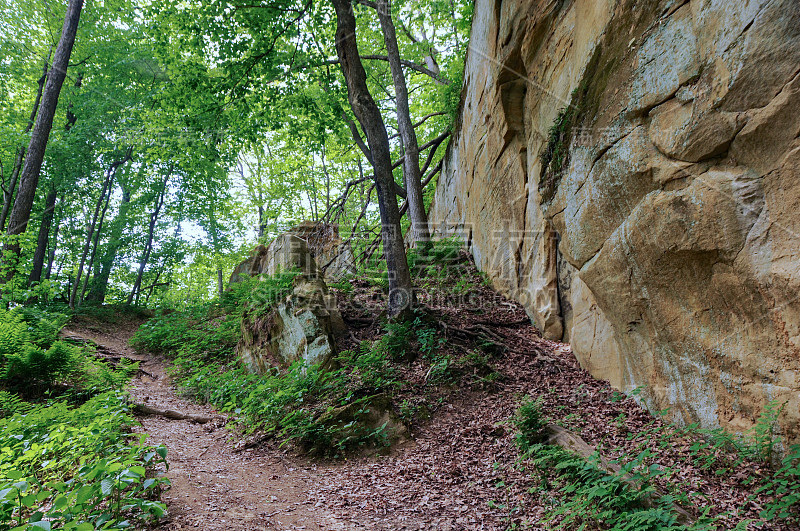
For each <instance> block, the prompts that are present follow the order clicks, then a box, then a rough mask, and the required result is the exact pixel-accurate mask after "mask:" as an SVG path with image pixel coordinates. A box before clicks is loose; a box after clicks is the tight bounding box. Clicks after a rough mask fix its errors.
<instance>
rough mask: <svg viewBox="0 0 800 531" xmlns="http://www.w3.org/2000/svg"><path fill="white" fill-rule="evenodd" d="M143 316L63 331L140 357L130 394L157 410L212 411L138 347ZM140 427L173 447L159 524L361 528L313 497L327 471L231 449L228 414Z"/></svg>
mask: <svg viewBox="0 0 800 531" xmlns="http://www.w3.org/2000/svg"><path fill="white" fill-rule="evenodd" d="M138 324H139V323H118V324H117V323H115V325H114V326H108V327H105V326H104V327H102V328H101V327H98V326H89V327H81V326H76V325H72V326H70V327H69V329H65V330H64V331H63V334H64V335H68V336H72V337H73V338H75V337H83V338H85V339H88V340H91V341H93V342H95V343H97V344H98V345H100V346H101V347H105V348H103V349H101V350H103V351H104V352H105V353H106V354H107V355H108V354H112V355H122V356H124V357H128V358H131V359H136V360H140V362H141V363H140V368H141V369H142V370H143V371H145V372H140V373H139V375H138V376H137V377H136V378H135V379H134V380H133V381H132V382H131V385H130V388H129V389H130V393H131V395H132V396H133V397H134V399H135V401H136V402H137V403H141V404H147V405H148V406H151V407H154V408H158V409H162V410H164V409H173V410H177V411H181V412H183V413H189V414H196V415H204V416H214V415H219V413H218V412H217V411H215V410H214V409H213V408H211V407H209V406H203V405H199V404H196V403H193V402H189V401H187V400H183V399H181V398H180V397H178V396H177V395H176V394H175V390H174V388H173V386H172V384H171V382H170V380H169V377H168V375H167V374H166V373H165V366H166V364H165V362H164V360H161V359H158V358H155V357H150V356H146V355H141V354H137V353H136V352H134V351H133V350H132V349H131V348H130V347H128V339H129V338H130V336H131V335H132V334H133V332H134V331H135V330H136V327H137V326H138ZM139 421H140V422H141V426H140V427H138V428H137V430H136V431H138V432H143V433H147V434H149V435H150V438H149V439H148V442H149V443H150V444H163V445H165V446H166V447H167V448H168V451H169V453H168V455H167V460H168V462H169V471H168V472H166V473H165V474H164V475H165V476H166V477H168V478H169V479H170V481H171V482H172V487H171V488H169V489H168V490H166V491H165V492H164V494H163V496H162V499H163V501H164V502H165V503H166V504H167V507H168V509H169V515H168V517H167V518H165V519H164V520H162V521H161V522H159V524H158V526H157V529H164V530H174V529H192V528H193V529H202V530H225V531H228V530H256V529H281V530H283V529H285V530H290V529H304V530H310V531H313V530H333V529H359V528H360V526H358V525H356V524H355V523H354V522H350V521H343V520H342V519H340V518H341V517H340V518H336V517H334V516H333V515H332V514H330V513H328V512H327V511H326V509H325V507H324V506H323V505H322V504H321V503H317V501H316V500H314V499H311V498H310V497H309V494H308V493H309V492H310V491H312V490H313V487H314V485H315V484H318V483H319V482H320V480H321V475H322V471H321V470H317V469H316V467H315V466H313V465H310V466H309V465H308V464H299V463H298V462H297V461H295V460H293V459H292V458H291V457H290V456H288V455H284V454H281V453H278V452H276V451H275V450H274V449H272V450H270V449H263V450H262V449H252V450H244V451H242V452H240V453H236V452H234V443H235V441H233V440H232V437H231V434H230V433H229V432H228V431H227V430H226V429H225V428H224V427H223V424H224V420H220V421H215V422H211V423H208V424H203V425H201V424H195V423H192V422H189V421H182V420H181V421H178V420H169V419H166V418H163V417H159V416H143V417H140V418H139Z"/></svg>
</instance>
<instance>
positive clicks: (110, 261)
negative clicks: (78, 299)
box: [86, 184, 131, 304]
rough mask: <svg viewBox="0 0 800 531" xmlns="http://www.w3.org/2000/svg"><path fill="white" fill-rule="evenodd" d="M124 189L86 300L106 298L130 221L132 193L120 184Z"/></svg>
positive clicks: (101, 300) (95, 300)
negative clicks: (113, 268) (123, 235)
mask: <svg viewBox="0 0 800 531" xmlns="http://www.w3.org/2000/svg"><path fill="white" fill-rule="evenodd" d="M120 188H121V189H122V200H121V201H120V205H119V211H118V212H117V215H116V216H114V221H112V222H111V231H110V232H109V242H108V245H107V246H106V250H105V252H104V253H103V255H102V256H101V258H100V263H99V265H98V267H96V268H95V271H96V273H95V275H94V278H93V279H92V283H91V288H90V290H89V294H88V295H87V296H86V300H90V301H93V302H97V303H100V304H102V303H103V302H104V301H105V299H106V292H107V291H108V279H109V278H110V277H111V268H112V267H113V266H114V261H115V260H116V258H117V252H118V251H119V249H120V247H121V246H122V241H121V238H122V233H123V231H124V229H125V225H126V224H127V221H128V210H129V208H130V201H131V193H130V190H129V189H128V188H125V187H124V186H123V185H122V184H120Z"/></svg>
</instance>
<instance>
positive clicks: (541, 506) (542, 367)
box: [65, 282, 790, 530]
mask: <svg viewBox="0 0 800 531" xmlns="http://www.w3.org/2000/svg"><path fill="white" fill-rule="evenodd" d="M356 284H357V282H356ZM478 291H479V293H478V296H479V297H483V298H485V299H486V300H487V301H488V300H489V299H492V301H493V302H492V303H491V304H485V305H483V306H482V307H483V308H484V310H482V311H481V312H479V313H470V312H465V311H464V310H463V309H461V308H459V307H458V306H457V305H456V306H450V307H449V308H437V310H436V315H438V318H439V319H441V320H442V322H447V323H449V325H448V326H450V327H454V326H457V327H459V328H460V329H461V330H475V329H480V327H489V331H490V332H491V334H492V335H493V337H495V338H496V340H497V341H498V343H501V344H502V345H504V347H505V348H504V349H503V351H502V352H500V353H498V354H497V355H496V356H495V357H494V358H493V359H492V362H491V363H492V369H493V370H495V371H497V372H498V373H499V374H500V378H499V379H497V380H496V381H493V382H492V383H491V384H490V385H488V386H487V385H485V383H486V382H485V380H483V379H480V378H476V379H474V381H472V383H470V380H469V379H466V380H462V382H461V384H460V385H459V386H456V387H454V388H452V389H450V391H448V392H447V393H445V394H443V395H439V396H438V397H437V400H436V401H435V404H436V405H435V406H434V407H433V408H432V409H431V416H430V418H429V419H424V420H418V421H414V423H413V424H412V426H411V434H412V439H411V440H409V441H407V442H405V443H403V444H401V445H399V446H398V447H396V448H393V449H392V451H391V453H390V454H389V455H386V456H369V457H368V456H363V457H358V456H356V457H351V458H350V459H347V460H340V461H324V460H319V459H316V460H314V459H310V458H308V457H304V456H302V455H299V454H297V453H296V452H294V451H293V450H292V449H291V447H288V446H286V447H282V446H279V445H278V443H277V442H275V441H267V442H265V443H263V444H260V445H257V446H255V447H253V448H248V449H244V450H243V451H238V450H237V448H241V445H242V442H241V437H239V436H237V432H236V430H235V429H234V430H229V429H226V427H225V424H226V420H225V419H224V418H223V417H222V416H221V415H220V414H219V413H218V412H216V411H215V410H214V409H213V408H211V407H210V406H208V405H200V404H197V403H194V402H191V401H187V400H184V399H183V398H181V397H180V396H179V395H178V394H177V393H176V390H175V388H174V387H173V385H172V383H171V382H170V378H169V376H168V374H167V373H166V368H167V367H168V361H167V360H165V359H162V358H159V357H155V356H151V355H148V354H143V353H140V352H136V351H134V350H133V349H132V348H131V347H129V346H128V340H129V339H130V337H131V335H132V334H133V333H134V332H135V330H136V328H137V327H138V326H139V325H140V324H141V322H142V320H141V319H140V320H137V319H134V318H130V319H124V318H123V319H117V320H116V322H113V323H101V322H89V321H87V322H80V321H78V322H73V323H72V324H70V325H69V327H68V328H69V329H68V330H65V333H68V334H73V335H79V336H83V337H85V338H87V339H90V340H92V341H95V342H96V343H98V344H100V345H103V346H104V347H105V348H106V350H107V351H110V352H116V353H118V355H121V356H124V357H128V358H131V359H138V360H140V362H141V364H140V368H141V369H142V371H141V372H140V373H139V375H138V376H137V377H136V378H135V379H134V380H133V382H132V384H131V386H130V392H131V394H132V396H133V398H134V400H135V401H137V402H138V403H141V404H147V405H149V406H151V407H154V408H159V409H173V410H178V411H181V412H184V413H190V414H197V415H205V416H215V415H220V417H221V418H220V419H219V420H217V421H213V422H209V423H206V424H202V425H201V424H195V423H191V422H189V421H182V420H169V419H166V418H162V417H160V416H143V417H141V418H140V419H139V420H140V422H141V427H139V428H138V431H141V432H143V433H147V434H149V436H150V438H149V442H150V444H159V443H160V444H164V445H165V446H167V448H168V451H169V454H168V462H169V470H168V471H162V472H163V473H164V475H166V477H168V478H169V479H170V480H171V483H172V486H171V487H170V488H169V489H168V490H166V491H165V492H164V493H163V495H162V499H163V500H164V501H165V502H166V504H167V506H168V510H169V513H168V516H167V517H166V518H164V519H162V521H160V522H159V523H158V524H157V525H156V526H155V527H156V528H158V529H165V530H174V529H187V528H194V529H208V530H223V529H224V530H257V529H287V530H289V529H307V530H316V529H326V530H327V529H331V530H333V529H393V530H394V529H409V530H410V529H420V530H421V529H425V530H428V529H436V530H462V529H463V530H467V529H469V530H472V529H483V530H490V529H498V530H499V529H509V528H525V529H534V530H537V529H550V528H552V525H553V524H545V523H542V518H543V517H544V516H545V514H546V513H547V512H548V510H552V509H553V508H554V507H558V505H559V504H560V503H561V501H560V500H562V499H563V496H564V494H563V493H562V492H560V491H559V489H558V482H557V481H553V479H554V478H553V476H552V474H553V472H552V471H550V472H543V471H536V470H534V469H533V468H532V467H530V466H528V465H526V464H525V463H520V460H519V452H518V450H517V448H516V446H515V443H514V432H515V430H514V427H513V426H512V424H511V423H510V421H509V419H510V418H511V417H512V416H513V414H514V411H515V410H516V409H517V408H518V407H519V404H520V401H521V400H522V398H523V397H524V396H526V395H529V396H533V397H541V398H542V400H543V403H542V404H543V405H542V409H543V411H544V413H545V414H546V415H547V416H548V417H549V419H550V420H551V422H556V423H558V424H560V425H562V426H564V427H566V428H568V429H569V430H571V431H573V432H574V433H577V434H580V436H581V437H582V438H583V439H584V440H586V441H587V442H588V443H589V444H590V445H592V446H593V447H595V448H597V449H598V450H600V451H601V452H602V453H603V454H604V455H605V456H607V457H609V458H611V459H615V458H620V457H622V456H635V455H637V454H639V453H640V452H642V451H643V450H645V449H649V450H650V451H651V452H652V457H650V458H648V459H647V460H646V461H645V463H644V464H645V466H649V465H651V464H657V465H658V466H659V467H661V469H662V470H664V471H665V473H664V474H662V475H659V476H658V477H656V478H654V482H655V485H656V486H657V487H659V488H661V489H662V490H663V491H665V492H677V491H682V492H690V493H691V496H692V498H691V499H692V504H691V506H686V507H684V508H685V509H686V510H688V511H689V512H690V513H692V516H693V517H697V516H699V514H700V512H701V511H702V509H703V506H708V507H710V510H711V513H712V514H723V513H728V514H727V515H726V516H723V517H722V519H721V520H720V521H719V524H720V525H721V526H722V527H721V528H722V529H732V528H733V527H735V525H736V523H738V522H741V521H742V520H745V519H753V520H754V521H758V520H759V518H758V512H759V510H760V508H761V503H763V500H761V499H759V497H758V496H753V491H754V488H755V487H754V486H753V485H754V483H752V482H751V481H752V479H753V478H758V477H763V476H764V475H765V474H766V473H767V471H766V465H764V464H761V463H758V462H752V461H746V462H743V463H740V464H738V466H737V468H736V469H735V470H729V471H727V472H726V473H723V474H721V473H720V472H719V468H713V467H707V466H704V463H703V462H702V461H700V460H698V459H697V458H696V457H697V456H696V455H695V454H694V450H693V449H692V443H693V439H692V438H691V437H690V436H684V435H682V434H681V433H680V432H679V431H676V430H675V428H674V427H672V426H669V425H667V424H666V423H665V422H664V421H663V420H662V419H661V418H659V417H655V416H653V415H651V414H650V413H648V412H647V411H646V410H645V409H643V408H642V407H641V406H640V405H639V404H638V403H637V402H636V401H635V400H634V399H632V398H625V397H624V395H621V394H619V393H618V392H616V391H615V390H613V389H612V388H611V387H610V385H609V384H608V383H607V382H603V381H599V380H596V379H594V378H593V377H592V376H591V375H589V374H588V373H587V372H585V371H584V370H582V369H581V368H580V366H579V364H578V362H577V360H576V358H575V356H574V354H573V353H572V351H571V349H570V347H569V345H565V344H562V343H558V342H553V341H548V340H545V339H542V338H541V336H540V335H539V333H538V331H537V330H536V329H535V328H534V327H532V326H530V325H529V324H527V323H526V322H525V312H524V310H523V309H522V308H521V307H520V306H519V305H516V304H515V303H511V302H509V301H506V300H504V299H502V300H500V299H498V297H499V296H498V295H497V294H496V293H494V292H493V291H491V290H490V289H489V288H487V287H481V288H479V289H478ZM359 293H361V294H362V295H363V296H365V297H368V296H369V289H367V288H364V289H361V290H360V291H359V289H358V286H357V289H356V295H354V296H359ZM487 308H488V310H487ZM344 317H345V321H346V322H347V321H348V317H351V318H352V316H348V315H347V313H346V312H345V314H344ZM376 321H377V319H376ZM353 332H354V333H353V334H351V335H350V336H349V338H347V339H345V340H343V341H344V344H343V345H340V348H351V346H350V345H348V344H347V343H348V342H350V343H353V344H357V342H358V341H359V340H362V339H369V338H371V337H375V335H376V334H379V333H380V331H379V328H377V327H374V326H373V327H371V328H367V329H355V330H354V331H353ZM448 348H451V349H456V350H457V349H458V348H459V347H458V345H453V344H449V345H448ZM417 363H418V361H415V362H412V363H411V366H410V367H409V372H408V374H407V375H405V377H406V378H407V379H411V380H413V379H415V378H416V379H422V378H423V377H424V378H427V375H426V374H424V371H422V370H421V369H419V370H418V369H417V368H415V367H416V364H417ZM420 367H421V365H420ZM415 371H416V372H415ZM429 372H430V371H428V373H429ZM473 384H474V385H473ZM422 385H424V381H422ZM232 424H233V423H230V424H229V426H230V425H232ZM237 445H238V447H237ZM715 452H716V453H717V455H716V456H715V457H716V458H717V459H722V461H724V458H725V457H726V456H725V455H723V454H724V451H723V450H715ZM729 457H730V459H731V462H733V460H734V459H735V456H733V455H731V456H729ZM521 465H525V466H521ZM548 474H550V477H548ZM748 485H750V486H748ZM749 527H750V526H748V528H749ZM590 528H591V527H590ZM766 528H767V529H790V527H783V526H782V525H774V526H773V525H769V524H768V525H767V527H766Z"/></svg>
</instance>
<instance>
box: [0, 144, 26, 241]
mask: <svg viewBox="0 0 800 531" xmlns="http://www.w3.org/2000/svg"><path fill="white" fill-rule="evenodd" d="M24 160H25V148H24V147H21V148H19V149H18V150H17V156H16V158H15V159H14V168H13V169H12V170H11V179H10V181H9V183H8V188H4V189H3V210H2V211H1V212H0V231H5V230H6V219H8V211H9V210H10V209H11V203H12V201H13V200H14V192H16V191H17V181H18V179H19V172H20V170H21V169H22V163H23V161H24ZM4 184H5V183H4Z"/></svg>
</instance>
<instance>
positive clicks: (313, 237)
mask: <svg viewBox="0 0 800 531" xmlns="http://www.w3.org/2000/svg"><path fill="white" fill-rule="evenodd" d="M291 232H293V233H295V234H297V235H298V236H299V237H300V238H302V239H304V240H305V241H306V243H307V244H308V249H309V251H311V255H312V256H313V257H314V260H316V262H317V265H319V267H320V269H321V270H322V272H323V273H324V274H325V278H326V279H328V280H333V281H337V280H341V279H343V278H345V277H346V276H348V275H352V274H354V273H355V272H356V266H355V263H356V260H355V257H354V256H353V248H352V247H351V246H350V243H348V242H344V241H342V238H341V237H340V236H339V225H338V224H335V223H315V222H312V221H306V222H304V223H301V224H300V225H298V226H296V227H294V228H292V230H291Z"/></svg>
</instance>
